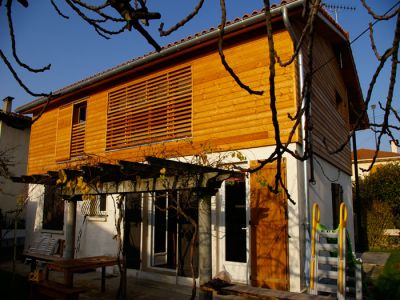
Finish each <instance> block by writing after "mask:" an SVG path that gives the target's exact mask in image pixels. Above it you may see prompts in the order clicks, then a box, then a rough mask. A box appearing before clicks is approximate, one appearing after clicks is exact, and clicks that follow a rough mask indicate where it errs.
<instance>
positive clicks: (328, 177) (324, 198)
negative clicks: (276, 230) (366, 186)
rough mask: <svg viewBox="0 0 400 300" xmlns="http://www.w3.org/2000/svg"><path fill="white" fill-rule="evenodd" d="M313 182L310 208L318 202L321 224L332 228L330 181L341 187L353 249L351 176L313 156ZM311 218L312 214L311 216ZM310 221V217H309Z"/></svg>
mask: <svg viewBox="0 0 400 300" xmlns="http://www.w3.org/2000/svg"><path fill="white" fill-rule="evenodd" d="M314 175H315V184H311V185H310V204H311V206H310V209H311V208H312V204H313V203H314V202H315V203H318V205H319V207H320V210H321V224H324V225H326V226H328V227H329V228H332V226H333V219H332V191H331V183H338V184H340V185H341V186H342V188H343V201H344V203H345V204H346V207H347V214H348V219H347V230H348V232H349V234H350V237H351V241H352V247H353V251H354V223H353V205H352V203H353V200H352V185H351V176H350V175H348V174H346V173H344V172H342V171H340V170H338V169H337V168H335V167H333V166H332V165H331V164H329V163H328V162H326V161H324V160H323V159H321V158H319V157H317V156H315V157H314ZM311 218H312V216H311ZM310 221H311V219H310Z"/></svg>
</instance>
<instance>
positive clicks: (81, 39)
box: [0, 0, 400, 151]
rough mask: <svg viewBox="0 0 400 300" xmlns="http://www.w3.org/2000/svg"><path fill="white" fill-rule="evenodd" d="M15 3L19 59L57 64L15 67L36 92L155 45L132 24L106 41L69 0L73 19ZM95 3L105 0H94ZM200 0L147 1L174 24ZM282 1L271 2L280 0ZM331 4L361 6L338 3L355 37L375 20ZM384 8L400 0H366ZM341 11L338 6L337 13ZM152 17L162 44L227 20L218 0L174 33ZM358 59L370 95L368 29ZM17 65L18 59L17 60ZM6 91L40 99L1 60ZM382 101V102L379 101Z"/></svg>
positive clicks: (243, 3)
mask: <svg viewBox="0 0 400 300" xmlns="http://www.w3.org/2000/svg"><path fill="white" fill-rule="evenodd" d="M4 2H6V1H3V6H2V7H0V49H1V50H2V51H3V52H4V53H5V54H6V55H8V57H10V58H11V55H10V39H9V36H8V31H7V28H8V25H7V19H6V14H5V8H4V5H5V4H4ZM14 2H15V3H14V5H13V15H12V16H13V20H14V30H15V35H16V45H17V53H18V54H19V56H20V58H21V59H22V60H23V61H24V62H25V63H27V64H29V65H30V66H33V67H42V66H45V65H47V64H49V63H50V64H51V69H50V70H49V71H47V72H45V73H40V74H32V73H29V72H27V71H25V70H23V69H21V68H18V67H17V68H16V69H17V71H18V74H19V75H20V76H21V79H22V80H23V81H24V83H25V84H26V85H27V86H28V87H29V88H30V89H31V90H33V91H34V92H38V93H40V92H51V91H55V90H58V89H60V88H63V87H65V86H67V85H70V84H72V83H74V82H77V81H79V80H82V79H84V78H86V77H89V76H92V75H94V74H96V73H98V72H101V71H104V70H107V69H109V68H111V67H114V66H116V65H118V64H121V63H123V62H126V61H128V60H130V59H133V58H136V57H139V56H142V55H144V54H146V53H148V52H150V51H153V50H154V49H153V48H152V47H151V46H150V45H149V44H148V43H147V42H146V41H145V40H144V39H143V38H142V37H141V36H140V35H139V34H138V33H137V32H135V31H131V32H129V31H126V32H124V33H123V34H121V35H118V36H113V37H112V38H111V39H109V40H106V39H104V38H102V37H100V36H99V35H98V34H97V33H96V32H95V31H94V30H93V28H92V27H90V26H89V25H88V24H87V23H85V22H84V21H83V20H82V19H81V18H79V17H78V16H77V15H76V14H75V13H74V11H72V10H71V8H69V7H67V6H66V4H65V3H64V1H62V0H55V3H57V4H58V5H59V7H60V9H61V10H62V12H63V13H64V14H65V15H68V16H69V17H70V19H68V20H66V19H64V18H62V17H60V16H59V15H58V14H57V12H56V11H55V10H54V8H53V7H52V5H51V3H50V0H40V1H33V0H31V1H29V3H30V5H29V7H28V8H23V7H22V6H21V5H20V4H19V3H18V2H17V1H14ZM87 2H91V3H96V2H103V1H90V0H88V1H87ZM197 2H198V0H170V1H165V0H148V1H147V3H148V7H149V10H151V11H157V12H160V13H161V16H162V20H161V21H162V22H164V23H165V27H166V28H168V27H169V26H171V25H173V24H175V23H176V22H177V21H179V20H180V19H181V18H182V17H184V16H185V15H186V14H187V13H189V12H190V11H192V9H193V8H194V6H195V5H196V4H197ZM277 2H280V1H271V3H277ZM323 2H324V3H326V4H331V5H338V6H347V7H354V8H355V10H353V9H351V10H348V9H346V10H343V9H342V10H338V11H337V18H338V22H339V24H340V25H341V26H342V27H343V28H344V29H345V30H346V31H348V32H349V34H350V41H352V40H353V39H354V38H356V37H357V36H358V35H359V34H360V33H361V32H363V31H364V30H365V29H366V28H367V26H368V22H372V21H373V20H372V17H370V16H369V15H368V14H367V13H366V11H365V9H364V8H363V7H361V4H360V1H359V0H326V1H323ZM367 2H368V3H369V4H370V5H371V6H372V7H373V8H374V9H375V10H376V12H377V13H381V14H383V13H385V12H386V11H387V10H388V9H389V8H390V7H392V6H393V5H394V4H396V3H397V5H399V4H398V1H397V0H367ZM226 6H227V19H228V20H232V19H235V18H236V17H241V16H243V15H244V14H246V13H250V12H252V11H254V10H259V9H261V8H262V6H263V1H262V0H226ZM332 15H333V17H336V14H335V12H332ZM161 21H160V20H155V21H152V22H151V26H150V28H148V30H149V32H150V33H152V35H153V37H155V39H156V40H157V41H158V43H159V44H160V45H167V44H168V43H170V42H173V41H176V40H180V39H181V38H184V37H186V36H189V35H193V34H195V33H197V32H201V31H203V30H205V29H208V28H210V27H216V26H218V24H219V22H220V10H219V1H217V0H206V1H205V4H204V5H203V8H202V10H201V11H200V13H199V15H198V16H196V17H195V18H194V19H193V20H192V21H191V22H190V23H189V24H187V25H186V26H185V27H183V28H182V29H180V30H179V31H178V32H176V33H174V34H172V35H171V36H168V37H163V38H161V37H159V35H158V32H157V29H158V27H159V24H160V22H161ZM394 29H395V22H394V20H392V21H390V22H388V21H382V22H379V23H378V24H376V25H375V26H374V31H375V36H376V41H377V45H378V50H379V51H380V53H383V52H384V50H386V48H387V47H388V46H390V43H391V42H392V40H393V32H394ZM351 47H352V50H353V56H354V60H355V63H356V67H357V71H358V75H359V79H360V84H361V88H362V90H363V94H364V97H365V96H366V93H367V90H368V86H369V82H370V81H371V77H372V74H373V72H374V71H375V69H376V66H377V65H378V62H377V60H376V58H375V56H374V54H373V52H372V50H371V47H370V41H369V36H368V33H367V34H364V35H363V36H361V37H360V38H359V39H358V40H357V41H355V42H354V43H352V44H351ZM14 65H15V64H14ZM388 78H389V69H388V68H385V69H384V70H383V72H382V74H381V76H380V78H379V80H378V82H377V86H376V89H375V92H374V93H373V96H372V100H371V104H378V101H384V100H385V98H386V94H387V89H388ZM399 80H400V78H399V76H397V84H396V87H395V94H394V98H393V100H394V102H393V103H394V105H393V106H394V107H395V108H397V109H399V110H400V101H399V95H400V91H399V84H398V82H399ZM6 96H12V97H14V98H15V100H14V103H13V108H16V107H18V106H21V105H23V104H25V103H27V102H30V101H32V100H34V99H35V98H34V97H32V96H30V95H28V94H27V93H26V92H25V91H24V90H23V89H22V88H21V87H20V86H19V85H18V83H17V82H16V81H15V80H14V79H13V77H12V75H11V73H10V72H9V71H8V69H7V68H6V66H5V65H4V64H3V63H1V62H0V98H1V99H3V98H5V97H6ZM377 106H378V105H377ZM378 107H379V106H378ZM369 116H370V120H371V121H372V120H373V114H372V110H369ZM382 117H383V113H382V112H381V111H379V109H378V108H377V109H375V119H376V122H379V121H380V120H382ZM396 135H397V138H399V139H400V134H399V133H398V132H397V133H396ZM357 146H358V148H374V147H375V139H374V134H373V132H372V131H370V130H364V131H362V132H359V133H358V134H357ZM381 150H384V151H390V146H389V141H388V140H387V139H384V140H383V142H382V144H381Z"/></svg>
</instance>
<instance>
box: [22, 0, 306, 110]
mask: <svg viewBox="0 0 400 300" xmlns="http://www.w3.org/2000/svg"><path fill="white" fill-rule="evenodd" d="M303 2H304V0H298V1H294V2H290V3H288V4H285V5H284V6H279V7H276V8H273V9H272V10H271V14H272V16H277V15H280V14H281V13H282V8H284V9H294V8H297V7H300V6H302V5H303ZM264 19H265V16H264V14H258V15H255V16H252V17H249V18H247V19H244V20H241V21H239V22H235V23H233V24H230V25H228V26H226V27H225V33H230V32H234V31H236V30H239V29H240V28H244V27H247V26H250V25H252V24H255V23H259V22H261V21H263V20H264ZM218 36H219V30H214V31H211V32H208V33H206V34H203V35H200V36H197V37H195V38H193V39H190V40H187V41H184V42H182V43H179V44H177V45H174V46H171V47H168V48H165V49H163V50H161V51H160V52H155V53H152V54H149V55H148V56H145V57H144V58H142V59H137V60H134V61H131V62H128V63H126V64H123V65H121V66H118V67H116V68H113V69H110V70H108V71H105V72H103V73H100V74H98V75H95V76H94V77H91V78H88V79H86V80H83V81H81V82H78V83H75V84H72V85H70V86H68V87H66V88H63V89H61V90H59V91H56V92H55V93H54V94H53V96H52V97H53V98H55V97H61V96H64V95H67V94H70V93H74V92H78V91H79V90H80V89H83V88H86V87H88V86H90V85H92V84H96V83H99V82H100V81H102V80H105V79H107V78H110V77H112V76H114V75H118V74H121V73H123V72H125V71H129V70H131V69H134V68H137V67H139V66H142V65H145V64H146V63H150V62H152V61H155V60H157V59H160V58H163V57H166V56H168V55H171V54H174V53H178V52H179V51H181V50H184V49H188V48H190V47H192V46H195V45H197V44H201V43H203V42H206V41H209V40H211V39H215V38H218ZM47 101H48V97H42V98H39V99H37V100H34V101H32V102H30V103H27V104H25V105H22V106H20V107H17V108H16V110H15V111H16V112H17V113H23V112H24V111H27V110H30V109H32V108H34V107H36V106H38V105H42V104H44V103H46V102H47Z"/></svg>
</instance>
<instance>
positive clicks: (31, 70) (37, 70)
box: [6, 0, 51, 73]
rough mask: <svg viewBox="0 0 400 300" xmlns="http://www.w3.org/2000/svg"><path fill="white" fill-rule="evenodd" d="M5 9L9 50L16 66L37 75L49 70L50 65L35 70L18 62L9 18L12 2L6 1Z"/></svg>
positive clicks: (10, 0) (11, 23)
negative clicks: (9, 42) (9, 40)
mask: <svg viewBox="0 0 400 300" xmlns="http://www.w3.org/2000/svg"><path fill="white" fill-rule="evenodd" d="M6 8H7V20H8V29H9V33H10V39H11V49H12V54H13V57H14V59H15V61H16V62H17V63H18V65H20V66H21V67H23V68H25V69H27V70H28V71H30V72H33V73H39V72H44V71H47V70H49V69H50V67H51V65H50V64H48V65H47V66H45V67H43V68H38V69H36V68H32V67H30V66H28V65H27V64H25V63H24V62H22V61H21V60H20V58H19V56H18V54H17V50H16V43H15V34H14V26H13V21H12V16H11V10H12V0H7V3H6Z"/></svg>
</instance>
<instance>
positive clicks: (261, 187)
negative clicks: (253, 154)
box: [250, 161, 289, 290]
mask: <svg viewBox="0 0 400 300" xmlns="http://www.w3.org/2000/svg"><path fill="white" fill-rule="evenodd" d="M255 166H257V162H256V161H254V162H251V167H255ZM281 172H282V178H284V182H285V183H286V164H284V163H283V164H282V169H281ZM275 174H276V164H275V163H274V164H268V165H266V166H265V167H264V168H262V169H261V170H259V171H257V172H255V173H252V174H251V177H250V185H251V186H250V209H251V210H250V216H251V220H250V224H251V284H252V285H253V286H258V287H265V288H270V289H278V290H288V288H289V271H288V269H289V264H288V219H287V197H286V195H285V193H284V191H283V190H282V192H280V193H278V194H274V193H272V192H271V191H270V189H269V187H268V185H270V186H273V185H274V181H275Z"/></svg>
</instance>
